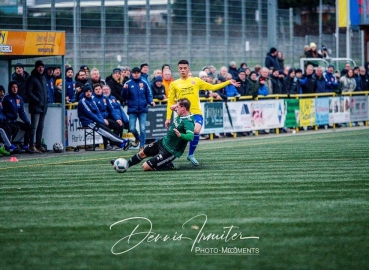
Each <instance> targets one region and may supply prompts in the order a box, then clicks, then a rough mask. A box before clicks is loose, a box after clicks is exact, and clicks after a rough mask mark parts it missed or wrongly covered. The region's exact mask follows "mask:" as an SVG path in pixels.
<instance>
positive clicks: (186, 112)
mask: <svg viewBox="0 0 369 270" xmlns="http://www.w3.org/2000/svg"><path fill="white" fill-rule="evenodd" d="M190 107H191V103H190V101H189V100H188V99H187V98H182V99H179V100H178V101H177V103H176V104H175V105H172V106H171V109H172V110H173V111H176V112H177V116H176V118H175V119H174V121H173V123H172V124H171V125H170V127H169V129H168V132H167V134H166V135H165V136H164V137H163V138H162V139H161V140H158V141H156V142H154V143H151V144H149V145H147V146H146V147H145V148H144V149H143V150H140V152H138V153H137V154H135V155H134V156H132V157H131V158H130V159H129V161H128V167H131V166H133V165H136V164H138V163H140V162H141V161H142V160H143V159H145V158H147V157H151V158H150V159H149V160H147V161H146V162H145V163H144V164H143V165H142V168H143V170H144V171H152V170H155V171H156V170H162V169H172V168H174V166H173V163H172V161H173V160H174V159H175V158H179V157H181V156H182V154H183V152H184V151H185V149H186V146H187V143H188V142H189V141H192V140H193V138H194V128H195V119H194V117H193V115H192V114H191V113H190ZM112 162H113V163H114V160H112Z"/></svg>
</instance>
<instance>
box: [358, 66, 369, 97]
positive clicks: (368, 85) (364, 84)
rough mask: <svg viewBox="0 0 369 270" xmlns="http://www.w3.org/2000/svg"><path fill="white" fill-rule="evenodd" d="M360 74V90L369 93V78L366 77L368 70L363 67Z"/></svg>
mask: <svg viewBox="0 0 369 270" xmlns="http://www.w3.org/2000/svg"><path fill="white" fill-rule="evenodd" d="M359 73H360V79H361V80H360V83H361V85H360V88H361V90H362V91H368V90H369V77H368V76H367V75H366V70H365V68H364V67H363V66H361V67H360V68H359Z"/></svg>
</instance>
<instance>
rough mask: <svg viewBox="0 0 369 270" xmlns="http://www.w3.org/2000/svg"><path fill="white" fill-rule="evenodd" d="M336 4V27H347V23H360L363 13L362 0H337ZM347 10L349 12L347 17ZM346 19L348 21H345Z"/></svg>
mask: <svg viewBox="0 0 369 270" xmlns="http://www.w3.org/2000/svg"><path fill="white" fill-rule="evenodd" d="M337 6H338V7H337V20H338V27H347V24H348V23H350V25H351V26H355V25H359V24H361V18H362V17H363V15H364V4H363V0H337ZM347 10H349V12H350V14H349V15H350V17H349V18H348V16H347V15H348V14H347ZM348 19H349V20H350V22H347V21H348Z"/></svg>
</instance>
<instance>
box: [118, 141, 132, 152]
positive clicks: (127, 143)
mask: <svg viewBox="0 0 369 270" xmlns="http://www.w3.org/2000/svg"><path fill="white" fill-rule="evenodd" d="M130 146H131V140H126V139H125V140H123V142H122V144H121V146H120V148H122V149H123V150H124V151H127V150H128V149H129V147H130Z"/></svg>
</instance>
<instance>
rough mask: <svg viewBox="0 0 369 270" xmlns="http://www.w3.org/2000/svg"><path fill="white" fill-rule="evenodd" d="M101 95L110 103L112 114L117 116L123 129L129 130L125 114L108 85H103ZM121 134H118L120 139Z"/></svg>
mask: <svg viewBox="0 0 369 270" xmlns="http://www.w3.org/2000/svg"><path fill="white" fill-rule="evenodd" d="M102 90H103V94H104V96H106V97H108V98H109V99H110V102H111V106H112V107H113V110H114V113H115V114H116V115H118V117H119V119H120V120H121V121H122V122H123V127H124V129H127V130H128V129H129V120H128V117H127V115H126V113H125V112H124V110H123V107H122V105H121V104H120V102H119V100H118V99H117V98H116V97H115V96H113V95H112V93H111V89H110V86H109V85H104V86H103V88H102ZM122 135H123V134H120V137H122Z"/></svg>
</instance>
